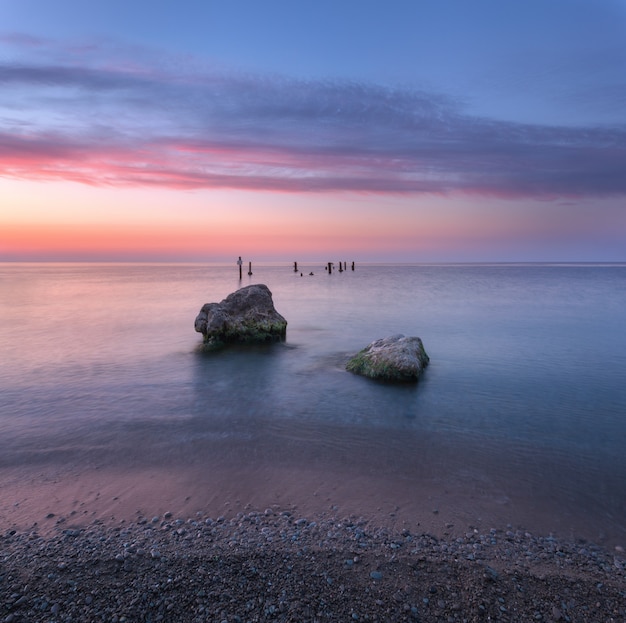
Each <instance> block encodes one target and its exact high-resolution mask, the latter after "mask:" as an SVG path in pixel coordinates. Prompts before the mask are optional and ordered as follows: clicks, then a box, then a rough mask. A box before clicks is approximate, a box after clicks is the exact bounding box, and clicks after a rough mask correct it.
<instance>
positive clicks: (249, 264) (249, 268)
mask: <svg viewBox="0 0 626 623" xmlns="http://www.w3.org/2000/svg"><path fill="white" fill-rule="evenodd" d="M251 274H252V262H248V275H251Z"/></svg>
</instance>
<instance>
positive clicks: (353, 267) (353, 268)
mask: <svg viewBox="0 0 626 623" xmlns="http://www.w3.org/2000/svg"><path fill="white" fill-rule="evenodd" d="M352 270H354V262H352Z"/></svg>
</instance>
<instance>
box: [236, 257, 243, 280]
mask: <svg viewBox="0 0 626 623" xmlns="http://www.w3.org/2000/svg"><path fill="white" fill-rule="evenodd" d="M237 266H239V279H241V267H242V266H243V262H242V261H241V255H240V256H239V259H238V260H237Z"/></svg>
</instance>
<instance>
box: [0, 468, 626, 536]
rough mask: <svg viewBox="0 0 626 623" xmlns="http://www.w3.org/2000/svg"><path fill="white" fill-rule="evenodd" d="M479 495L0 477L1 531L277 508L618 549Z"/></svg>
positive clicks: (71, 474) (398, 485)
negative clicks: (519, 533) (523, 533)
mask: <svg viewBox="0 0 626 623" xmlns="http://www.w3.org/2000/svg"><path fill="white" fill-rule="evenodd" d="M516 493H517V495H515V494H513V495H512V494H511V491H510V490H509V491H498V490H495V491H494V490H493V487H491V488H487V487H484V488H483V487H481V485H480V483H478V484H477V483H476V482H472V481H470V480H467V481H465V480H459V481H457V482H454V481H448V482H439V481H438V480H437V479H435V478H427V477H425V478H424V479H423V480H421V481H419V482H416V481H415V480H413V479H402V478H390V477H389V476H388V475H380V476H376V475H375V474H361V475H359V474H358V473H354V472H351V473H348V472H346V471H344V472H336V471H330V470H329V471H323V470H320V469H315V470H307V469H305V468H302V469H294V467H293V465H291V466H289V467H288V468H286V467H280V466H270V465H267V464H260V465H258V466H256V467H255V468H254V469H250V468H247V467H239V468H237V467H233V466H232V465H224V464H222V465H220V464H213V465H212V466H210V467H206V466H203V467H198V466H181V465H177V466H175V467H173V466H169V467H156V466H151V467H149V468H146V467H134V468H128V467H125V468H123V469H116V468H113V467H100V468H97V467H83V466H81V467H71V466H69V467H61V466H45V467H42V466H35V467H29V468H23V467H22V468H17V467H13V468H4V469H0V530H9V529H16V530H28V529H33V528H34V529H37V530H38V531H39V532H40V533H47V532H48V531H50V530H54V529H55V527H56V526H57V525H58V523H59V522H70V523H72V525H76V526H81V527H83V526H88V525H89V524H91V523H92V522H93V521H95V520H98V521H102V522H105V523H107V524H111V525H115V524H117V523H119V522H132V521H134V520H135V519H136V517H137V516H158V515H163V514H164V513H166V512H175V513H177V514H178V515H182V516H194V515H195V514H196V513H198V512H199V513H202V514H204V515H208V516H214V517H218V516H224V517H225V518H228V519H230V518H232V517H233V516H236V514H237V513H239V512H242V511H247V510H249V509H256V510H259V509H260V510H264V509H266V508H280V509H284V510H290V511H291V512H297V513H301V514H305V515H309V516H319V515H322V514H324V513H333V514H336V515H338V516H341V515H346V516H359V517H363V518H365V519H367V520H368V521H372V522H373V523H375V524H376V525H379V526H384V527H387V528H390V529H396V530H401V529H408V530H411V531H414V532H427V533H429V534H433V535H436V536H438V537H456V536H459V535H463V534H465V533H466V532H467V530H468V529H472V530H473V529H479V530H481V531H488V530H489V529H491V528H497V529H516V530H523V531H529V532H532V533H533V534H541V535H544V536H556V537H558V538H561V539H565V540H577V539H584V540H586V541H590V542H593V543H596V544H598V545H601V546H603V547H608V548H611V547H615V546H622V547H623V546H625V545H626V543H624V542H623V541H622V538H621V534H620V531H619V530H615V531H614V532H612V533H607V532H605V530H604V529H602V528H599V527H598V525H597V523H596V521H595V517H594V515H593V514H592V513H589V514H588V515H586V514H585V513H578V514H576V515H575V516H572V515H570V514H568V513H567V512H566V511H563V512H562V513H560V514H558V513H555V509H554V507H553V506H550V505H546V504H543V505H542V503H541V501H540V500H538V499H537V498H536V497H532V496H529V495H527V493H526V492H524V491H523V490H522V489H521V488H520V490H519V491H517V492H516Z"/></svg>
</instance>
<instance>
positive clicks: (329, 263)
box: [328, 262, 333, 275]
mask: <svg viewBox="0 0 626 623" xmlns="http://www.w3.org/2000/svg"><path fill="white" fill-rule="evenodd" d="M332 272H333V263H332V262H328V274H329V275H330V273H332Z"/></svg>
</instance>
